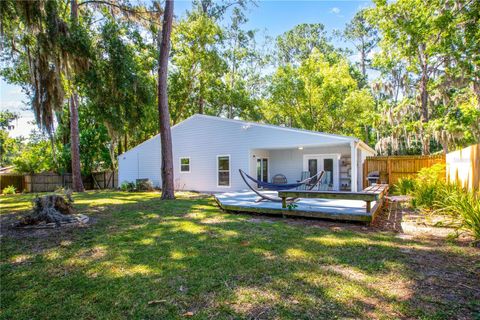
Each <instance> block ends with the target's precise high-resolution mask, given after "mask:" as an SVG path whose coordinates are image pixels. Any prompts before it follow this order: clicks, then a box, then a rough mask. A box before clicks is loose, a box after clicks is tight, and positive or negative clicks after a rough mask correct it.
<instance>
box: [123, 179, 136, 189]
mask: <svg viewBox="0 0 480 320" xmlns="http://www.w3.org/2000/svg"><path fill="white" fill-rule="evenodd" d="M120 189H121V190H122V191H128V192H132V191H135V190H136V186H135V183H133V182H128V181H124V182H122V184H121V185H120Z"/></svg>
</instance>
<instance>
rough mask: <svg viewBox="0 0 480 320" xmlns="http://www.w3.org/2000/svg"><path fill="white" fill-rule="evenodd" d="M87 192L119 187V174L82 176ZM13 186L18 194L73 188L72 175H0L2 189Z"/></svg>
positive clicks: (102, 173) (108, 173)
mask: <svg viewBox="0 0 480 320" xmlns="http://www.w3.org/2000/svg"><path fill="white" fill-rule="evenodd" d="M82 181H83V186H84V188H85V189H86V190H92V189H114V188H117V187H118V172H111V171H107V172H95V173H92V174H91V175H87V176H82ZM9 185H13V186H15V188H16V189H17V191H18V192H52V191H55V190H56V189H58V188H60V187H64V188H71V187H72V174H71V173H66V174H57V173H39V174H31V175H18V174H15V175H13V174H5V175H0V189H1V190H3V188H5V187H7V186H9Z"/></svg>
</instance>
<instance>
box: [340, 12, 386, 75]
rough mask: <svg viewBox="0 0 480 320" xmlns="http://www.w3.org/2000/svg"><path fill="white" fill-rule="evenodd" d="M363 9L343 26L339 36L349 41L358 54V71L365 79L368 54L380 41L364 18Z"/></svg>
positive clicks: (374, 29)
mask: <svg viewBox="0 0 480 320" xmlns="http://www.w3.org/2000/svg"><path fill="white" fill-rule="evenodd" d="M365 12H366V11H365V9H364V10H360V11H358V12H357V13H356V14H355V16H354V17H353V19H352V21H351V22H350V23H348V24H347V25H346V26H345V29H344V30H343V32H342V33H341V36H342V37H343V38H344V39H345V40H348V41H350V42H351V43H352V44H353V45H354V47H355V49H356V50H357V51H358V53H359V54H360V63H359V64H360V70H361V72H362V76H363V78H364V79H365V80H366V79H367V66H368V65H369V63H370V60H369V59H368V54H369V53H370V52H371V51H372V49H373V48H375V46H376V45H377V43H378V41H379V40H380V38H379V35H378V31H377V29H376V28H374V27H373V26H372V25H371V24H370V23H368V21H367V19H366V17H365Z"/></svg>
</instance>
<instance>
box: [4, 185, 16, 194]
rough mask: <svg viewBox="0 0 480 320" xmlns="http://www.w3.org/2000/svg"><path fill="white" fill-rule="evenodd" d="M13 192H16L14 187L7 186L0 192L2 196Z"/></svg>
mask: <svg viewBox="0 0 480 320" xmlns="http://www.w3.org/2000/svg"><path fill="white" fill-rule="evenodd" d="M15 192H17V189H15V187H14V186H8V187H6V188H3V191H2V193H3V194H15Z"/></svg>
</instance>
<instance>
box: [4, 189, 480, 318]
mask: <svg viewBox="0 0 480 320" xmlns="http://www.w3.org/2000/svg"><path fill="white" fill-rule="evenodd" d="M32 197H33V195H13V196H1V197H0V205H1V215H0V217H1V218H2V236H1V256H0V263H1V266H0V271H1V277H0V285H1V302H0V317H1V318H2V319H47V318H50V319H120V318H133V319H176V318H191V319H237V318H249V319H322V318H323V319H333V318H365V319H371V318H381V319H396V318H422V319H443V318H448V319H451V318H461V319H475V318H476V317H480V312H479V310H480V303H479V301H480V280H479V279H480V277H479V275H480V272H479V270H480V251H479V249H476V248H471V247H468V246H465V245H462V244H458V243H452V242H447V241H445V240H443V239H431V238H416V237H413V238H412V237H408V238H407V237H402V236H399V235H398V234H394V233H388V232H380V231H377V230H375V229H373V228H367V227H364V226H361V225H349V224H343V223H328V222H321V221H311V220H300V219H299V220H294V219H279V218H268V217H259V216H250V215H240V214H230V213H224V212H222V211H220V210H219V209H218V207H217V206H216V204H215V203H214V201H213V199H212V198H209V197H201V196H199V195H196V194H192V193H180V194H178V200H175V201H161V200H160V199H159V194H158V193H124V192H105V191H104V192H87V193H84V194H76V195H74V198H75V207H76V208H77V210H78V211H79V212H81V213H85V214H87V215H88V216H89V217H90V219H91V223H89V225H88V226H86V227H82V228H65V229H61V230H56V229H52V230H35V231H32V230H30V231H26V230H21V231H15V230H13V229H11V228H9V227H8V225H9V224H10V223H11V222H12V220H13V219H16V218H17V216H18V215H19V214H22V213H24V212H26V211H27V210H29V208H30V200H31V199H32Z"/></svg>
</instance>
